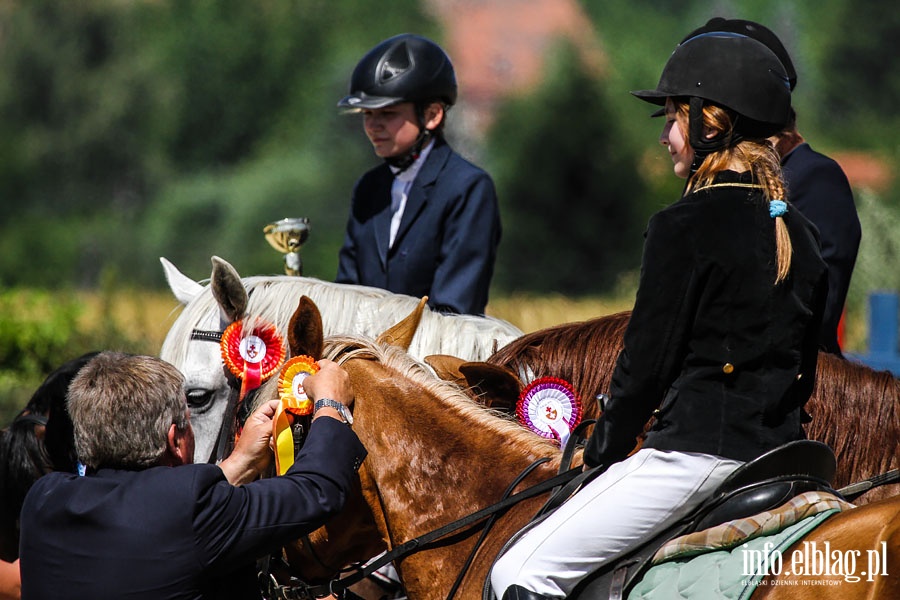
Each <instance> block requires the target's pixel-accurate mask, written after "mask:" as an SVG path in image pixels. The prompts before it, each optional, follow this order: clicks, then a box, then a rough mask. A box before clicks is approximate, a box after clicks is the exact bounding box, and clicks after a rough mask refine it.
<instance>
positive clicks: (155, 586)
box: [20, 352, 366, 600]
mask: <svg viewBox="0 0 900 600" xmlns="http://www.w3.org/2000/svg"><path fill="white" fill-rule="evenodd" d="M319 364H320V366H321V370H320V371H319V373H317V374H315V375H312V376H310V377H308V378H307V379H306V381H304V388H305V390H306V392H307V394H308V396H309V397H310V398H311V399H312V400H314V401H315V400H318V401H319V402H317V403H316V406H317V407H319V409H318V410H316V412H315V413H314V416H313V423H312V426H311V427H310V431H309V435H308V437H307V439H306V442H305V444H304V446H303V449H302V450H301V451H300V453H299V454H298V456H297V458H296V461H295V462H294V465H293V466H292V467H291V468H290V469H289V470H288V472H287V473H286V474H285V475H284V476H282V477H276V478H268V479H258V476H259V474H260V473H261V472H262V471H263V470H264V469H265V468H266V467H267V466H268V465H269V464H270V462H271V457H272V452H271V449H270V442H271V437H272V418H273V416H274V414H275V409H276V407H277V405H278V401H275V400H273V401H269V402H267V403H265V404H264V405H263V406H261V407H260V408H259V409H257V410H256V411H255V412H254V413H253V414H251V415H250V417H249V418H248V420H247V422H246V424H245V425H244V429H243V431H242V433H241V436H240V439H239V440H238V442H237V445H236V447H235V449H234V452H232V454H231V455H230V456H229V457H228V458H226V459H225V460H223V461H222V462H221V463H220V464H219V465H209V464H204V465H192V464H191V463H192V460H193V454H194V434H193V429H192V428H191V420H190V412H189V410H188V406H187V402H186V397H185V392H184V389H183V385H184V380H183V377H182V375H181V373H179V372H178V370H177V369H176V368H175V367H174V366H172V365H170V364H168V363H166V362H164V361H162V360H160V359H158V358H153V357H149V356H133V355H127V354H121V353H114V352H103V353H101V354H99V355H98V356H97V357H95V358H94V359H93V360H91V362H89V363H88V364H87V365H86V366H85V367H84V368H83V369H82V370H81V371H80V372H79V374H78V376H77V377H76V378H75V379H74V380H73V382H72V384H71V386H70V388H69V400H68V408H69V412H70V414H71V417H72V421H73V424H74V428H75V445H76V449H77V452H78V456H79V459H80V460H81V462H83V463H84V465H85V466H86V471H87V472H86V475H85V476H83V477H79V476H77V475H75V474H71V473H62V472H57V473H51V474H49V475H46V476H45V477H43V478H41V479H39V480H38V482H37V483H36V484H35V485H34V486H33V487H32V489H31V491H30V492H29V494H28V496H27V497H26V499H25V504H24V507H23V509H22V518H21V547H20V555H21V572H22V597H23V598H24V599H26V600H27V599H28V598H51V597H54V598H55V597H65V598H69V599H77V598H85V599H87V598H90V599H92V600H96V599H98V598H122V597H128V598H146V599H148V600H149V599H151V598H152V599H154V600H157V599H161V598H258V597H259V596H260V592H259V587H258V585H257V583H256V577H255V572H254V569H253V563H254V560H255V559H256V558H258V557H260V556H264V555H266V554H268V553H270V552H272V551H275V550H277V549H278V548H279V547H280V546H281V545H282V544H284V543H285V542H288V541H290V540H293V539H297V538H299V537H301V536H302V535H305V534H307V533H309V532H311V531H313V530H314V529H316V528H318V527H319V526H321V525H322V524H323V523H324V522H325V521H326V520H328V518H330V517H332V516H334V515H335V514H337V512H338V511H340V510H341V508H342V507H343V504H344V500H345V498H346V495H347V492H348V490H349V489H350V488H351V486H352V485H353V483H354V481H356V471H357V470H358V468H359V466H360V464H361V462H362V460H363V459H364V458H365V454H366V452H365V449H364V448H363V447H362V444H361V443H360V442H359V439H358V438H357V437H356V435H355V434H354V433H353V431H352V430H351V429H350V427H349V426H348V424H347V422H346V420H345V419H344V415H345V414H346V413H347V409H348V407H349V406H350V405H351V404H352V402H353V394H352V388H351V386H350V381H349V377H348V376H347V374H346V372H345V371H344V370H343V369H342V368H341V367H339V366H338V365H337V364H335V363H333V362H331V361H326V360H323V361H320V363H319ZM323 401H324V402H323ZM323 405H324V406H323Z"/></svg>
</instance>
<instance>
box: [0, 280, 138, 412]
mask: <svg viewBox="0 0 900 600" xmlns="http://www.w3.org/2000/svg"><path fill="white" fill-rule="evenodd" d="M113 285H114V282H113V281H112V280H107V281H106V282H105V283H104V284H103V290H104V291H103V292H102V293H100V294H99V301H100V303H101V306H100V307H99V313H100V314H107V315H108V314H111V310H112V308H111V306H110V304H111V303H112V301H113V299H112V294H111V290H112V286H113ZM84 314H85V305H84V304H83V303H82V301H80V300H79V299H78V298H77V297H76V296H75V295H72V294H69V293H67V291H66V290H53V291H50V290H38V289H8V290H4V291H2V292H0V427H2V426H4V425H6V423H8V422H9V420H10V419H12V417H14V416H15V414H16V413H17V412H18V411H19V410H20V409H22V408H23V407H24V406H25V404H26V403H27V402H28V399H29V398H30V397H31V394H32V393H33V392H34V390H35V389H37V387H38V386H39V385H40V383H41V382H42V381H43V380H44V378H45V377H46V376H47V375H48V374H49V373H50V372H51V371H53V370H54V369H56V368H57V367H58V366H60V365H61V364H62V363H64V362H66V361H67V360H69V359H72V358H75V357H78V356H81V355H82V354H84V353H86V352H90V351H93V350H100V349H106V350H119V351H123V352H143V353H150V354H155V353H156V349H155V348H148V347H147V346H146V344H145V343H144V342H143V341H142V340H141V338H140V334H141V333H142V332H140V331H131V332H129V331H126V330H125V329H123V328H122V327H121V326H119V325H117V324H116V323H115V322H114V321H113V320H111V319H103V320H101V321H100V322H97V323H86V322H85V320H84V319H83V317H84Z"/></svg>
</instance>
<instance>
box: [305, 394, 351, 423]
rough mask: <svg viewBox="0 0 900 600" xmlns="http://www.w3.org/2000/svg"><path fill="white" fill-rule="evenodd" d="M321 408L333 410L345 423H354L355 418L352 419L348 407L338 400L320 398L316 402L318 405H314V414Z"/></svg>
mask: <svg viewBox="0 0 900 600" xmlns="http://www.w3.org/2000/svg"><path fill="white" fill-rule="evenodd" d="M320 408H333V409H334V410H336V411H337V412H338V414H339V415H341V419H342V420H343V421H344V423H352V422H353V417H350V416H349V415H350V411H349V410H347V407H346V406H345V405H343V404H341V403H340V402H338V401H337V400H332V399H331V398H319V399H318V400H316V403H315V404H314V405H313V412H314V413H315V412H317V411H318V410H319V409H320Z"/></svg>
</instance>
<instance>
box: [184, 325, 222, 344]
mask: <svg viewBox="0 0 900 600" xmlns="http://www.w3.org/2000/svg"><path fill="white" fill-rule="evenodd" d="M223 333H224V332H222V331H210V330H208V329H194V330H193V331H191V339H192V340H202V341H204V342H214V343H216V344H219V343H221V342H222V335H223Z"/></svg>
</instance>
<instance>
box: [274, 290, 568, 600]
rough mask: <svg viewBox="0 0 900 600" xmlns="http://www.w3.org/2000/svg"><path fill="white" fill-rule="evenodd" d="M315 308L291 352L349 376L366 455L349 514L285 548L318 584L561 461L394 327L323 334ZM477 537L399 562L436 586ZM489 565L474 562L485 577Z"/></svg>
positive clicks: (411, 579)
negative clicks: (399, 340)
mask: <svg viewBox="0 0 900 600" xmlns="http://www.w3.org/2000/svg"><path fill="white" fill-rule="evenodd" d="M317 315H318V311H317V310H316V308H315V305H314V304H313V302H312V301H311V300H309V299H308V298H304V299H301V301H300V303H299V304H298V307H297V311H296V312H295V315H294V318H293V319H292V321H291V327H290V332H289V334H288V340H289V345H290V352H291V354H292V355H298V354H308V355H312V356H316V357H320V358H321V357H324V358H329V359H331V360H334V361H336V362H337V363H339V364H341V365H342V366H343V368H344V369H345V370H346V371H347V372H348V373H349V375H350V379H351V382H352V385H353V389H354V395H355V403H354V406H353V415H354V421H353V429H354V431H355V432H356V434H357V435H358V436H359V438H360V440H361V441H362V443H363V445H364V446H365V447H366V449H367V451H368V457H367V458H366V460H365V461H364V463H363V465H362V467H361V468H360V472H359V487H358V488H357V490H356V491H355V492H354V493H353V494H351V497H349V498H348V499H347V503H346V506H345V507H344V509H343V511H342V512H341V514H340V515H338V516H337V517H335V518H334V519H332V520H331V521H329V523H327V524H326V525H325V527H323V528H321V529H319V530H317V531H316V532H314V533H313V534H311V535H310V536H309V537H308V539H306V540H302V541H300V542H298V543H297V544H295V545H293V546H292V547H291V548H288V549H286V555H287V556H288V559H289V562H290V564H291V567H292V574H293V575H295V576H296V577H299V578H300V579H302V580H304V581H306V582H308V583H312V584H315V583H321V582H322V581H323V579H324V578H328V577H332V576H334V575H335V574H336V573H337V571H338V569H340V568H342V567H344V566H346V565H347V564H350V563H354V562H358V561H365V560H367V559H370V558H373V557H374V556H376V555H378V554H379V553H380V552H381V551H383V550H385V549H390V548H392V547H394V546H395V545H397V544H400V543H402V542H405V541H407V540H409V539H412V538H414V537H416V536H419V535H422V534H424V533H427V532H429V531H431V530H434V529H437V528H439V527H440V526H443V525H445V524H447V523H449V522H451V521H454V520H456V519H458V518H461V517H463V516H465V515H468V514H470V513H473V512H476V511H477V510H479V509H481V508H484V507H485V506H489V505H491V504H493V503H495V502H497V501H498V500H499V499H500V496H501V495H502V493H503V490H504V489H505V488H506V487H507V486H508V485H509V483H510V482H511V481H513V480H514V479H515V477H516V475H518V474H519V473H520V472H521V471H522V470H524V469H525V468H526V467H527V466H529V465H530V464H531V463H532V462H533V461H535V460H537V459H539V458H549V459H550V461H549V462H547V463H546V465H542V467H541V468H539V469H536V470H535V471H534V473H533V474H532V475H531V476H530V477H529V478H527V479H526V480H525V481H524V482H523V485H529V484H530V483H533V482H534V481H538V480H540V479H546V478H548V477H549V476H550V475H551V474H553V473H555V471H556V469H557V468H558V467H559V462H560V453H559V450H558V448H557V447H556V446H555V445H554V444H553V443H552V442H549V441H547V440H543V439H541V438H538V437H536V436H534V435H532V434H531V433H530V432H528V431H527V430H525V429H523V428H522V427H520V426H519V425H518V424H516V423H515V422H513V421H512V420H511V419H509V418H507V417H505V416H500V415H499V414H497V413H495V412H492V411H488V410H485V408H484V406H483V405H481V404H480V403H477V402H475V401H473V400H472V399H471V398H469V396H467V395H466V394H465V393H464V392H463V391H462V390H461V389H460V388H459V387H458V386H456V385H454V384H452V383H448V382H445V381H442V380H440V379H438V378H436V377H435V376H434V374H433V373H432V372H431V371H430V370H429V369H428V368H427V367H426V366H425V365H424V364H422V363H420V362H418V361H417V360H415V359H414V358H412V357H411V356H410V355H409V353H407V352H406V351H404V350H403V349H402V348H399V347H396V346H393V345H390V344H388V343H385V342H387V341H389V340H390V338H393V337H394V336H396V335H397V328H392V331H391V332H389V333H388V334H387V335H385V336H382V337H381V338H380V339H379V340H375V341H372V340H370V339H365V338H357V337H338V336H335V337H329V338H325V339H324V340H323V339H322V335H321V326H320V325H319V324H318V320H317V319H318V317H317ZM320 351H321V352H320ZM273 379H276V378H273ZM275 395H277V385H273V384H271V382H270V383H267V384H265V385H264V386H263V387H262V388H261V389H260V392H259V394H257V402H261V401H264V400H267V399H271V398H272V397H274V396H275ZM540 501H541V500H540V498H536V499H534V500H533V501H532V502H530V503H529V502H524V503H523V505H522V506H521V507H519V506H516V507H515V508H514V509H513V510H512V511H511V512H517V511H520V510H521V511H525V512H527V513H530V514H533V513H534V512H535V511H536V510H537V508H539V506H540V504H539V503H540ZM501 523H502V521H501ZM495 530H496V531H497V534H496V536H494V537H492V538H491V539H490V540H489V541H488V542H487V543H486V544H485V551H488V552H493V553H494V554H496V552H497V551H498V550H499V547H500V545H501V544H502V543H503V541H505V539H507V538H508V537H509V535H511V534H512V532H513V530H514V528H513V529H510V528H506V529H504V527H501V526H499V525H498V526H497V527H495ZM473 544H474V539H470V538H469V537H464V538H463V539H461V540H459V541H456V542H454V543H453V544H447V545H439V547H436V548H432V549H429V550H427V551H424V552H421V553H418V554H415V555H412V556H410V557H408V558H407V559H404V560H403V561H401V562H400V564H398V570H399V571H400V574H401V576H402V577H403V580H404V583H405V585H406V586H407V590H410V589H415V588H416V587H417V586H419V587H426V588H428V589H432V588H434V587H435V584H436V583H437V589H441V582H442V581H443V580H444V579H446V578H450V579H451V581H452V578H453V577H455V576H456V574H457V573H458V568H454V565H462V563H463V561H464V558H465V555H466V554H467V552H468V551H470V550H471V547H472V545H473ZM492 556H493V554H492ZM489 562H490V561H485V564H483V565H479V567H477V568H476V570H477V571H480V576H481V580H480V581H483V580H484V575H485V574H486V572H487V568H488V567H489ZM410 586H412V588H411V587H410ZM447 586H449V584H447ZM444 589H446V588H444Z"/></svg>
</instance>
